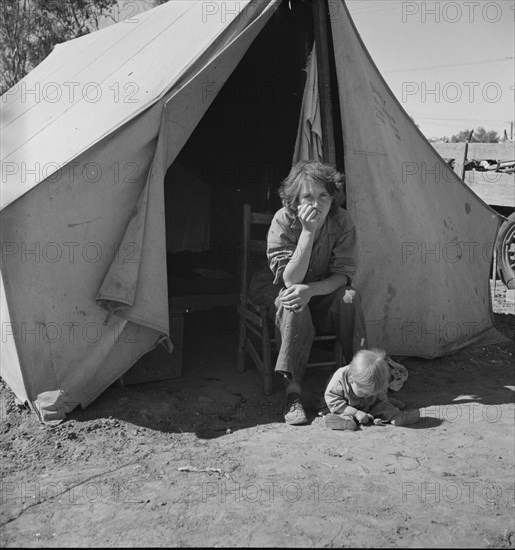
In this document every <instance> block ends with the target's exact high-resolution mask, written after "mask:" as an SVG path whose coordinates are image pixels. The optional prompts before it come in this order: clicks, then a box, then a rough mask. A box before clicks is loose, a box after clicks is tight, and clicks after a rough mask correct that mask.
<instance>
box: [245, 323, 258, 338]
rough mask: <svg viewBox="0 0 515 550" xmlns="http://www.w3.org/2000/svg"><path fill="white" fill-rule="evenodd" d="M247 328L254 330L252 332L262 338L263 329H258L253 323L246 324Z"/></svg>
mask: <svg viewBox="0 0 515 550" xmlns="http://www.w3.org/2000/svg"><path fill="white" fill-rule="evenodd" d="M246 327H247V329H248V330H250V332H252V334H255V335H256V336H257V337H258V338H261V331H260V330H258V329H257V328H256V327H254V326H252V325H246Z"/></svg>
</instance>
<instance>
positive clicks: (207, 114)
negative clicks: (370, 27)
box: [0, 0, 498, 421]
mask: <svg viewBox="0 0 515 550" xmlns="http://www.w3.org/2000/svg"><path fill="white" fill-rule="evenodd" d="M291 4H292V10H291V12H292V14H294V13H295V10H294V9H293V8H295V4H302V5H303V6H305V4H306V3H304V2H302V3H300V2H299V3H295V2H292V3H291ZM330 5H331V13H330V17H329V18H328V21H330V27H329V28H328V36H329V37H330V47H331V48H332V52H334V71H335V75H336V80H335V83H336V97H337V102H338V103H339V110H335V111H334V112H338V113H340V112H341V116H340V115H338V117H337V118H335V119H334V120H333V121H332V122H333V123H334V125H335V127H337V130H338V131H340V133H341V136H342V139H343V144H344V146H343V147H344V148H343V151H340V153H342V152H343V158H344V162H345V172H346V175H347V194H348V198H347V208H348V210H349V212H350V213H351V215H352V217H353V218H354V220H355V223H356V226H357V232H358V241H359V249H360V258H359V263H360V270H359V273H358V276H357V278H356V280H355V285H356V286H357V287H358V288H359V290H360V292H361V294H362V296H363V304H364V308H365V316H366V319H367V329H368V332H369V337H370V341H371V343H372V344H378V345H382V346H383V347H385V348H386V349H387V351H388V352H389V353H392V354H402V355H418V356H423V357H435V356H438V355H443V354H446V353H450V352H452V351H454V350H457V349H460V348H462V347H464V346H467V345H469V344H470V343H472V342H476V341H479V340H482V341H483V342H487V341H489V340H490V341H491V340H492V338H495V330H494V329H493V322H492V314H491V304H490V297H489V296H490V295H489V288H488V278H489V269H490V258H489V253H488V247H489V245H490V244H491V243H493V242H494V238H495V233H496V230H497V225H498V222H497V219H496V216H495V213H493V212H492V211H490V210H489V209H488V207H486V206H485V205H484V203H482V201H481V200H480V199H479V198H478V197H476V196H475V195H474V194H473V193H472V192H471V191H470V190H469V189H468V188H467V187H466V186H465V185H464V184H463V183H462V182H461V181H460V180H459V179H458V178H457V177H456V176H454V174H453V173H452V172H449V171H448V170H447V169H446V166H445V163H444V162H443V161H442V160H441V159H440V157H438V155H437V154H436V153H435V151H434V150H433V149H432V148H431V146H430V145H429V144H428V143H427V141H426V140H425V139H424V137H423V136H422V134H421V133H420V132H419V131H418V129H417V128H416V127H415V126H414V124H413V123H412V122H411V120H410V119H409V117H408V116H407V115H406V114H405V113H404V111H403V110H402V108H401V106H400V105H399V104H398V102H397V101H396V100H395V98H394V96H393V94H392V93H391V92H390V90H389V89H388V87H387V85H386V84H385V82H384V81H383V79H382V78H381V76H380V74H379V72H378V71H377V69H376V67H375V65H374V64H373V62H372V60H371V59H370V57H369V55H368V53H367V51H366V49H365V47H364V45H363V44H362V42H361V40H360V38H359V36H358V33H357V32H356V29H355V28H354V26H353V23H352V21H351V19H350V16H349V14H348V12H347V9H346V7H345V5H344V3H343V2H331V3H330ZM222 6H223V7H222ZM289 17H293V15H291V14H290V7H289V6H288V3H286V2H283V3H281V2H280V1H274V0H247V1H239V2H223V3H213V2H202V1H200V2H196V1H177V2H175V1H171V2H168V3H166V4H163V5H161V6H159V7H157V8H155V9H152V10H150V11H147V12H145V13H143V14H141V15H139V16H137V17H133V18H131V19H130V20H129V21H127V22H121V23H118V24H116V25H113V26H111V27H107V28H105V29H103V30H100V31H98V32H95V33H92V34H90V35H87V36H84V37H81V38H78V39H76V40H73V41H70V42H68V43H65V44H61V45H59V46H57V47H56V48H55V50H54V51H53V53H52V54H51V55H50V56H49V57H48V58H47V59H46V60H45V61H44V62H43V63H41V64H40V65H39V66H38V67H36V68H35V69H34V70H33V71H32V72H31V73H30V74H29V75H27V76H26V77H25V78H24V79H23V80H22V81H21V82H20V83H19V84H18V85H16V86H15V87H14V88H12V89H11V90H9V91H8V92H7V93H6V94H5V95H4V96H3V97H2V105H1V107H2V188H1V197H0V199H1V208H2V214H1V215H2V218H1V229H2V259H1V275H2V280H1V293H2V296H1V315H2V357H1V359H2V361H1V376H2V378H3V379H4V380H6V381H7V383H8V384H9V385H10V387H11V388H12V389H13V391H14V392H15V394H16V395H17V396H18V397H19V398H20V399H21V400H23V401H27V402H29V403H30V404H31V406H32V407H33V408H34V409H35V410H36V411H37V412H38V413H39V415H40V417H41V418H42V419H43V420H46V421H48V420H52V419H59V418H62V417H63V415H64V414H66V412H68V411H69V410H71V409H72V408H74V407H75V406H76V405H78V404H80V405H81V406H83V407H85V406H87V405H88V404H89V403H90V402H91V401H93V400H94V399H95V398H96V397H97V396H98V395H99V394H100V393H101V392H102V391H103V390H104V389H106V388H107V387H108V386H109V385H110V384H111V383H112V382H114V381H115V380H116V379H118V378H119V377H120V376H121V375H123V374H124V373H125V372H126V371H127V370H128V369H129V368H130V367H131V365H133V364H134V363H135V362H136V361H137V360H138V358H140V357H142V356H143V355H144V354H145V353H147V352H148V351H149V350H151V349H153V348H154V347H155V346H156V345H158V344H159V343H160V342H165V343H167V342H168V337H169V317H168V314H169V312H168V301H167V292H168V288H167V258H166V248H167V244H166V233H167V231H166V223H167V220H166V214H167V213H166V208H165V204H167V203H169V202H170V200H171V201H172V202H173V201H174V196H175V193H177V194H178V195H177V196H178V197H179V198H178V199H177V200H180V192H181V189H183V188H184V186H185V185H187V184H186V183H185V184H181V182H180V181H179V182H177V181H175V182H172V183H167V186H168V189H167V193H168V194H169V193H171V197H170V196H168V197H167V199H166V201H165V189H164V187H165V186H164V184H163V182H164V181H165V179H166V177H165V176H166V175H167V170H168V169H169V167H170V166H172V165H173V164H174V161H176V160H177V159H181V162H182V161H183V160H184V162H185V164H187V165H188V166H187V170H188V171H191V170H193V171H194V167H195V165H196V162H201V161H202V160H203V159H204V158H206V157H209V158H211V159H212V161H213V162H214V163H215V164H214V165H212V167H213V166H214V169H215V171H216V170H218V172H217V174H216V177H214V178H212V181H215V180H216V181H218V180H220V182H221V183H222V184H223V183H224V182H226V181H228V180H231V179H234V178H235V181H236V183H235V187H234V189H232V190H229V189H227V188H223V187H222V188H221V189H220V188H217V187H216V185H214V186H213V185H212V186H211V187H212V188H211V203H209V202H208V203H205V204H208V206H206V208H207V209H210V211H211V217H212V218H215V220H214V221H213V220H211V222H210V223H211V225H210V227H211V229H212V230H213V231H212V233H213V232H214V234H215V238H216V239H219V241H220V242H222V241H223V239H224V238H225V237H226V236H227V234H231V235H232V234H234V227H237V226H238V219H237V216H236V215H235V216H232V215H231V214H235V213H236V212H240V211H241V204H242V202H243V201H244V200H251V201H254V202H259V201H260V200H261V195H260V193H261V190H259V191H256V189H257V186H256V185H253V184H254V183H255V182H254V181H253V179H252V178H250V177H249V172H248V171H245V170H244V172H245V173H244V174H243V175H242V174H241V173H239V175H238V174H237V175H236V177H235V176H234V171H235V170H236V171H238V170H239V172H241V171H242V166H245V168H246V169H247V168H248V167H249V165H251V164H252V163H256V162H259V159H261V160H262V161H263V163H264V164H266V168H267V169H269V171H271V172H272V173H273V178H272V176H269V180H272V179H274V181H275V182H276V183H275V185H277V184H278V183H279V181H278V179H277V178H276V176H278V177H284V175H285V174H286V172H287V170H288V167H289V165H290V164H291V158H292V154H293V149H294V145H295V138H296V133H297V124H298V119H299V114H300V112H301V98H302V86H303V84H304V83H303V82H302V81H301V78H300V77H301V76H302V75H303V74H305V73H304V72H303V69H304V66H305V63H306V60H307V55H308V53H309V51H311V46H312V35H313V33H312V30H309V29H308V30H306V29H304V28H303V27H302V24H301V23H298V22H297V23H295V24H294V23H292V22H291V21H290V19H289ZM295 25H296V26H295ZM267 33H269V34H268V35H267ZM289 33H292V34H293V35H295V36H302V37H304V38H303V40H304V43H303V44H302V46H301V47H299V48H297V49H294V50H291V52H294V51H296V52H299V51H300V52H304V55H303V56H302V55H301V56H298V57H297V58H296V59H295V61H291V62H290V61H289V60H288V59H287V58H286V56H287V55H289V54H290V53H291V52H290V50H289V49H288V48H289V47H288V45H287V44H288V42H291V43H293V42H294V40H289V41H288V40H286V41H285V39H284V37H285V35H286V36H288V38H289V39H290V38H291V36H290V34H289ZM295 33H297V34H295ZM263 37H264V38H263ZM274 37H275V38H274ZM310 37H311V43H310ZM260 40H261V42H259V41H260ZM274 40H276V42H274ZM258 43H260V44H261V45H262V46H263V48H264V47H265V46H266V44H267V43H269V44H272V45H274V44H275V46H276V49H275V50H273V51H271V52H270V51H269V52H268V54H267V55H268V57H267V56H265V55H264V54H262V52H263V51H265V50H259V49H256V44H258ZM279 46H281V47H279ZM292 48H293V46H292ZM319 55H320V52H319ZM322 55H323V54H322ZM249 56H250V57H249ZM281 56H282V57H281ZM318 58H319V59H320V57H318ZM249 59H251V60H253V62H254V63H255V65H254V66H251V67H250V68H247V69H245V67H244V65H245V63H247V62H249ZM281 60H282V63H283V64H282V65H281V66H280V68H279V69H277V71H276V72H275V73H274V72H273V71H274V70H275V69H274V64H275V63H279V64H280V63H281ZM256 67H259V71H257V70H256ZM266 71H272V73H266ZM288 71H292V72H291V74H293V73H295V74H294V75H293V76H292V78H291V80H290V84H291V83H292V82H296V84H297V85H298V86H297V88H296V87H295V86H293V91H292V90H290V89H288V86H289V85H290V84H289V85H288V86H286V88H287V89H286V91H285V93H284V94H283V97H282V98H281V99H280V101H279V103H278V104H277V105H276V107H277V108H276V110H275V112H274V113H273V114H272V113H269V114H268V115H267V113H266V112H263V111H260V110H259V109H257V107H256V105H257V103H259V100H258V101H257V103H256V102H254V103H252V98H251V99H250V100H249V98H248V97H247V101H246V103H245V102H238V101H234V98H235V96H232V97H229V98H226V100H225V102H223V105H221V104H220V98H221V97H222V96H223V94H224V93H226V90H227V89H231V84H230V82H231V79H232V78H234V75H236V74H237V73H238V74H239V75H240V76H239V78H240V80H239V85H240V88H239V91H240V92H241V82H243V81H244V80H245V78H249V77H250V76H249V75H253V78H254V81H253V82H254V84H256V85H258V84H259V86H258V89H259V90H260V91H261V92H263V90H265V91H266V93H267V94H268V93H269V92H270V88H267V87H264V86H262V84H263V83H264V82H268V83H270V82H272V83H273V84H277V83H278V82H279V80H277V79H279V78H280V77H281V75H282V73H284V74H285V75H286V74H288ZM295 71H296V72H295ZM271 74H273V78H271V76H270V75H271ZM295 75H297V76H295ZM267 78H268V80H267ZM228 79H229V80H228ZM296 79H297V80H296ZM226 82H227V83H226ZM224 83H226V84H225V86H224ZM299 86H300V89H298V87H299ZM271 89H272V91H274V90H275V91H276V90H277V86H275V87H274V86H272V88H271ZM281 90H282V88H281ZM232 91H233V92H234V88H232ZM282 91H283V90H282ZM261 92H260V93H261ZM299 92H300V93H299ZM246 95H248V94H246ZM263 95H265V94H264V93H261V96H263ZM268 95H270V94H268ZM304 96H305V97H306V96H309V98H310V101H313V97H312V96H313V94H304ZM237 99H238V98H237ZM254 99H255V98H254ZM269 99H270V98H269ZM272 99H273V98H272ZM217 102H218V107H217V109H218V111H216V109H215V110H214V107H215V104H216V103H217ZM272 103H273V101H272ZM237 104H239V105H237ZM220 105H221V106H220ZM238 107H239V108H240V111H238V112H237V114H233V115H231V113H233V112H236V111H235V110H236V109H237V108H238ZM304 107H305V106H304ZM217 113H218V114H217ZM243 114H244V115H245V116H242V115H243ZM279 116H282V117H283V118H278V117H279ZM252 117H254V118H252ZM231 121H232V122H231ZM231 124H232V126H231ZM228 126H230V127H231V131H230V132H228V131H227V127H228ZM276 134H278V136H276ZM206 136H207V137H208V139H207V138H206ZM322 139H325V140H326V142H327V136H325V138H324V136H322ZM231 140H232V141H231ZM269 143H270V144H272V145H270V147H269V149H266V147H268V144H269ZM260 147H262V148H263V150H256V148H260ZM212 151H216V157H215V158H214V159H213V157H212V156H211V157H210V156H209V155H212ZM224 155H225V156H224ZM274 155H278V156H277V157H276V156H274ZM279 156H280V158H279ZM234 157H237V158H238V159H240V162H239V164H238V165H237V166H236V168H234V167H233V168H231V173H230V174H228V173H226V172H225V171H224V170H225V168H224V166H223V161H221V160H220V159H230V158H234ZM217 158H218V164H217V163H216V162H215V161H216V160H217ZM188 160H189V164H188ZM245 163H246V164H245ZM259 168H260V169H261V172H260V177H261V176H262V175H263V173H264V172H263V166H260V167H259ZM179 172H181V171H180V170H179ZM182 173H184V172H182ZM204 175H205V174H204ZM200 176H202V174H198V173H196V174H192V181H193V180H194V181H195V182H196V183H195V185H196V186H197V187H195V188H196V189H202V185H203V183H202V182H201V181H200V180H201V179H203V178H202V177H200ZM257 179H259V178H257ZM181 181H183V180H181ZM236 186H237V187H236ZM267 189H268V191H267V193H268V194H267V196H269V191H270V189H269V186H268V187H267ZM228 191H231V192H228ZM216 197H218V203H217V204H213V202H212V201H213V200H215V199H216ZM209 204H210V206H209ZM257 206H259V205H257ZM224 208H225V209H226V210H224ZM224 212H227V215H225V216H224V214H223V213H224ZM217 217H223V218H224V220H223V221H224V222H226V224H225V225H224V223H222V224H220V223H218V224H217V223H216V218H217ZM232 217H234V218H235V221H234V225H231V224H230V223H229V221H228V220H230V219H232ZM202 235H203V237H202V238H203V239H205V235H206V232H205V231H204V232H203V233H202ZM212 237H213V235H211V237H210V238H212ZM169 239H170V236H169ZM192 246H195V245H194V244H193V245H192ZM204 246H205V245H199V247H200V248H199V249H202V248H203V247H204ZM172 248H173V247H172ZM167 345H168V349H169V350H170V351H171V350H172V349H173V342H169V343H168V344H167ZM172 353H173V351H172Z"/></svg>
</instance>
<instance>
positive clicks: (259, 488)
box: [0, 287, 515, 548]
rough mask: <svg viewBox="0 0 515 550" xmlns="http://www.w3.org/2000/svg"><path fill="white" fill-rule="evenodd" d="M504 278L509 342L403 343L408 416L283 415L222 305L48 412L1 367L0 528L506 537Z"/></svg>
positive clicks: (92, 540)
mask: <svg viewBox="0 0 515 550" xmlns="http://www.w3.org/2000/svg"><path fill="white" fill-rule="evenodd" d="M503 289H504V287H498V289H497V291H496V300H495V308H494V310H495V311H496V323H497V326H498V328H499V330H500V331H501V332H502V333H503V334H504V335H505V336H507V337H508V338H509V339H510V342H507V343H501V344H495V345H492V346H488V347H481V346H476V347H470V348H468V349H466V350H463V351H461V352H459V353H456V354H454V355H452V356H449V357H446V358H441V359H437V360H421V359H414V358H409V359H406V360H404V361H403V363H404V364H405V365H406V367H407V368H408V370H409V380H408V382H407V384H406V385H405V386H404V388H402V390H401V391H400V392H398V393H397V394H395V397H396V398H398V399H402V400H403V401H405V402H406V404H407V405H408V407H409V408H413V407H420V408H421V409H422V420H421V422H420V423H419V424H416V425H414V426H412V427H404V428H400V427H394V426H385V427H379V426H376V427H368V428H363V429H362V430H360V431H357V432H335V431H331V430H328V429H327V428H325V426H324V424H323V421H322V420H321V418H319V417H317V416H315V413H312V416H311V419H310V420H311V422H310V424H309V425H307V426H300V427H291V426H287V425H285V424H284V423H283V422H282V407H283V401H282V393H281V384H280V380H277V381H276V384H275V387H276V391H275V393H274V394H273V395H272V396H270V397H265V396H264V395H263V393H262V391H261V382H260V378H259V377H258V374H257V372H256V371H255V370H254V369H251V368H248V369H247V370H246V372H245V373H244V374H237V373H235V370H234V361H235V351H236V345H235V341H236V318H235V314H234V313H233V312H232V310H230V309H227V308H225V309H223V310H222V309H219V310H216V311H211V312H209V313H205V314H203V315H200V314H195V315H191V316H190V317H189V318H188V320H187V323H186V335H185V358H184V369H183V376H182V377H181V378H177V379H174V380H169V381H166V382H159V383H150V384H140V385H133V386H126V387H123V386H121V385H115V386H112V387H111V388H109V389H108V390H107V391H106V392H105V393H104V394H103V395H102V396H101V397H100V398H99V399H98V400H97V401H96V402H95V403H93V404H92V405H91V406H90V407H88V408H87V409H86V410H85V411H83V410H77V411H75V412H74V413H72V414H71V416H70V417H69V419H67V420H66V421H65V422H64V423H62V424H61V425H59V426H57V427H54V428H49V427H44V426H42V425H40V424H39V423H38V421H37V418H36V416H35V415H34V414H33V413H29V412H28V411H26V410H22V409H18V407H17V406H16V405H15V403H14V397H13V395H12V393H11V392H10V391H9V390H8V389H7V388H5V386H3V384H2V388H1V402H0V403H1V427H0V431H1V434H0V442H1V455H2V460H1V474H2V485H1V486H2V490H1V500H2V504H1V506H2V508H1V518H0V522H1V531H0V533H1V534H0V545H1V546H6V547H13V546H29V547H43V546H58V547H63V546H104V545H105V546H281V547H282V546H307V547H373V546H376V547H415V548H419V547H492V548H513V547H514V546H515V525H514V518H515V514H514V511H515V509H514V507H515V505H514V489H515V485H514V470H513V464H514V452H515V451H514V405H513V390H514V381H513V362H514V354H515V345H514V344H513V340H514V333H515V315H513V313H514V309H513V308H514V306H513V304H511V305H510V304H508V303H506V302H505V301H504V291H505V289H504V290H503ZM510 312H511V314H510ZM206 327H207V328H208V330H207V329H206ZM213 327H216V330H214V329H213ZM199 344H200V345H199ZM325 378H326V374H325V375H323V377H322V375H318V376H317V377H314V376H311V379H310V383H311V388H312V390H313V391H312V392H311V393H308V395H307V401H308V405H309V402H310V401H311V402H312V401H314V395H315V393H314V392H315V390H316V389H317V388H320V387H321V384H322V382H321V381H323V380H324V379H325Z"/></svg>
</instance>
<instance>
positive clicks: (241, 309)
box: [237, 305, 263, 327]
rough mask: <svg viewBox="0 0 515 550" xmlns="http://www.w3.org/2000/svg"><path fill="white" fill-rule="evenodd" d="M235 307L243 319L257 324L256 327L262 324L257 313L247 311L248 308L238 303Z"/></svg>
mask: <svg viewBox="0 0 515 550" xmlns="http://www.w3.org/2000/svg"><path fill="white" fill-rule="evenodd" d="M237 309H238V313H239V314H240V315H241V316H242V317H245V319H247V320H248V321H251V322H252V323H254V324H255V325H257V326H258V327H262V326H263V321H262V319H261V317H260V316H259V315H256V314H255V313H252V311H249V310H248V309H245V308H244V307H243V306H240V305H239V306H238V307H237Z"/></svg>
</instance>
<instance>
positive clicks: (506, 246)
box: [495, 212, 515, 288]
mask: <svg viewBox="0 0 515 550" xmlns="http://www.w3.org/2000/svg"><path fill="white" fill-rule="evenodd" d="M495 249H496V250H497V270H498V272H499V275H500V277H501V280H502V282H503V283H504V284H505V285H506V287H507V288H515V212H512V213H511V214H510V216H509V217H508V219H507V220H506V221H504V222H503V224H502V225H501V228H500V229H499V234H498V235H497V240H496V242H495Z"/></svg>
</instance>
